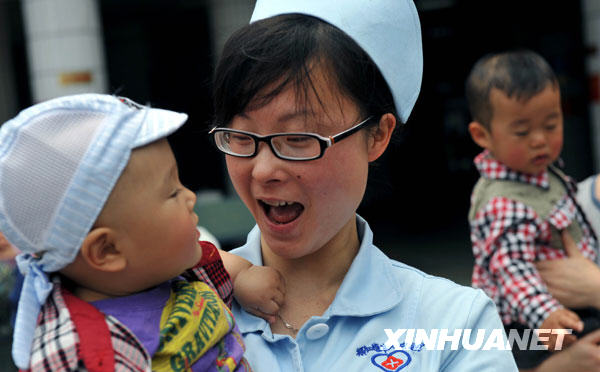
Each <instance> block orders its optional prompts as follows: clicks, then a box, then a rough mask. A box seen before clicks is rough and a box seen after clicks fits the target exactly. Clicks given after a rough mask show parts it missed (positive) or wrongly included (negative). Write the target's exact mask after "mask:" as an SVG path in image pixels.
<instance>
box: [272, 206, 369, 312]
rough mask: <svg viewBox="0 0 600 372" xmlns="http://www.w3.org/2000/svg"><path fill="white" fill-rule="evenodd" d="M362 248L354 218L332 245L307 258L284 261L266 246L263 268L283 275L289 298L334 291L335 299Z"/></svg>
mask: <svg viewBox="0 0 600 372" xmlns="http://www.w3.org/2000/svg"><path fill="white" fill-rule="evenodd" d="M359 245H360V242H359V239H358V231H357V228H356V219H355V218H351V219H350V221H349V222H348V223H347V224H346V225H344V226H343V227H342V228H341V229H340V231H338V233H337V234H336V235H335V236H334V237H333V238H332V239H331V240H330V241H329V242H327V243H326V244H325V245H324V246H322V247H321V248H319V249H318V250H316V251H315V252H313V253H311V254H309V255H307V256H303V257H299V258H294V259H287V258H282V257H280V256H277V255H275V254H273V253H272V252H271V251H270V250H269V249H268V247H265V246H264V244H263V248H262V254H263V264H264V265H266V266H271V267H274V268H276V269H277V270H279V271H280V272H281V274H282V275H283V277H284V278H285V281H286V295H287V294H289V295H295V294H296V295H300V296H314V295H316V294H317V293H323V292H331V291H332V290H333V294H334V295H335V292H337V289H338V288H339V286H340V285H341V284H342V281H343V279H344V277H345V275H346V273H347V272H348V269H349V268H350V265H351V264H352V261H353V260H354V257H355V256H356V254H357V253H358V248H359ZM332 300H333V298H332Z"/></svg>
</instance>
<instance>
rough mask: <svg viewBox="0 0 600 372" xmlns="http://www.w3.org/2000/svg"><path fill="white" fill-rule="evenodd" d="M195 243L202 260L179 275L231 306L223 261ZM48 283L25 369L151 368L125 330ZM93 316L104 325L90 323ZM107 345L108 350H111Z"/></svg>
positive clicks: (211, 248) (212, 248) (208, 245)
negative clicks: (205, 287)
mask: <svg viewBox="0 0 600 372" xmlns="http://www.w3.org/2000/svg"><path fill="white" fill-rule="evenodd" d="M200 243H201V246H202V260H201V261H200V262H199V263H198V264H197V265H196V266H195V267H193V268H191V269H189V270H187V271H186V272H185V273H184V274H183V275H182V276H183V277H184V278H186V279H187V280H189V281H198V280H200V281H203V282H204V283H206V284H208V285H209V286H210V287H212V288H213V289H214V290H215V291H216V292H217V294H218V295H219V296H220V297H221V298H222V299H223V301H224V302H225V303H226V304H227V306H231V302H232V299H233V285H232V283H231V278H230V277H229V274H228V273H227V271H225V267H224V266H223V261H221V258H220V255H219V253H218V251H217V249H216V248H215V246H214V245H212V244H211V243H208V242H200ZM52 282H53V284H54V289H53V291H52V293H51V295H50V296H49V297H48V300H47V301H46V303H45V304H44V306H42V309H41V312H40V316H39V318H38V324H37V327H36V329H35V335H34V340H33V346H32V352H31V361H30V366H31V368H30V370H29V371H31V372H38V371H41V372H56V371H98V372H104V371H106V372H108V371H115V372H119V371H128V372H131V371H150V370H151V359H150V355H148V353H147V352H146V350H145V349H144V347H143V346H142V345H141V343H140V342H139V341H138V339H137V338H136V337H135V335H133V333H131V331H129V329H127V328H126V327H125V326H124V325H123V324H121V323H120V322H119V321H118V320H117V319H115V318H114V317H112V316H106V317H105V316H104V315H103V314H102V313H100V312H99V311H97V310H96V308H94V307H93V306H92V305H90V304H88V303H86V302H84V301H82V300H80V299H78V298H77V297H75V296H74V295H72V294H71V293H70V292H68V291H67V290H66V289H64V288H63V287H62V285H61V283H60V279H59V277H58V276H57V275H56V276H54V277H53V278H52ZM97 314H100V316H101V317H102V318H104V320H105V322H100V323H99V322H97V320H96V319H90V317H92V318H93V317H95V316H96V315H97ZM102 335H105V337H102ZM107 335H108V336H109V339H108V340H107V339H106V336H107ZM92 337H93V339H91V338H92ZM103 343H104V344H103ZM107 346H112V350H111V349H110V348H107ZM243 363H244V364H245V361H243Z"/></svg>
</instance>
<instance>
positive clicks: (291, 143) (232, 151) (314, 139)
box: [209, 116, 373, 161]
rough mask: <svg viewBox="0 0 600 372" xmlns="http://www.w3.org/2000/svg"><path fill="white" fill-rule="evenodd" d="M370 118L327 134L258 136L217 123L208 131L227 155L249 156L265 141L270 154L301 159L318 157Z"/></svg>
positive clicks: (360, 127)
mask: <svg viewBox="0 0 600 372" xmlns="http://www.w3.org/2000/svg"><path fill="white" fill-rule="evenodd" d="M372 118H373V117H372V116H369V117H368V118H366V119H365V120H363V121H361V122H360V123H358V124H356V125H355V126H353V127H352V128H349V129H346V130H345V131H343V132H341V133H338V134H336V135H334V136H329V137H323V136H320V135H318V134H316V133H275V134H270V135H268V136H261V135H258V134H254V133H251V132H246V131H243V130H237V129H229V128H220V127H214V128H213V129H211V131H210V132H209V134H211V135H212V138H213V140H214V143H215V145H216V146H217V148H218V149H219V150H220V151H222V152H224V153H225V154H228V155H233V156H238V157H241V158H251V157H253V156H255V155H256V154H257V153H258V144H259V143H260V142H266V143H268V144H269V147H270V148H271V151H273V154H275V156H277V157H278V158H280V159H284V160H294V161H305V160H314V159H319V158H320V157H322V156H323V154H324V153H325V150H326V149H327V148H328V147H331V146H333V145H334V144H336V143H338V142H339V141H341V140H343V139H344V138H346V137H349V136H351V135H352V134H354V133H356V132H358V131H359V130H360V129H362V128H363V127H364V126H365V125H366V124H368V123H369V122H370V121H371V119H372Z"/></svg>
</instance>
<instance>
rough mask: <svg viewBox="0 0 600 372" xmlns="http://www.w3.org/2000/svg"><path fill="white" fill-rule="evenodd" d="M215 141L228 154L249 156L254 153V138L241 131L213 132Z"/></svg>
mask: <svg viewBox="0 0 600 372" xmlns="http://www.w3.org/2000/svg"><path fill="white" fill-rule="evenodd" d="M215 143H216V144H217V147H218V148H219V149H220V150H221V151H223V152H225V153H228V154H232V155H240V156H249V155H252V154H253V153H254V149H255V145H254V139H253V138H252V137H250V136H248V135H245V134H243V133H236V132H225V131H219V132H215Z"/></svg>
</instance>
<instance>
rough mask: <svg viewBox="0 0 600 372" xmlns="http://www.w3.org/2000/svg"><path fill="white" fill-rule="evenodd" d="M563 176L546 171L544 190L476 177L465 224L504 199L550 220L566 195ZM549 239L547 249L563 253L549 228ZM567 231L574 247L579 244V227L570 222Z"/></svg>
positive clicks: (558, 237) (556, 234) (559, 240)
mask: <svg viewBox="0 0 600 372" xmlns="http://www.w3.org/2000/svg"><path fill="white" fill-rule="evenodd" d="M561 177H562V178H563V179H564V177H565V176H564V174H563V173H562V172H561V171H560V170H558V169H557V168H554V167H552V171H551V170H548V181H549V185H550V187H549V188H548V189H547V190H545V189H543V188H541V187H538V186H534V185H531V184H528V183H523V182H519V181H511V180H490V179H487V178H485V177H480V178H479V181H477V183H476V184H475V187H474V188H473V195H472V196H471V209H470V210H469V221H473V220H474V219H475V215H476V214H477V212H478V211H479V210H480V209H481V208H484V207H485V206H486V204H487V203H488V202H489V201H490V200H491V199H492V198H495V197H505V198H508V199H511V200H515V201H518V202H521V203H523V204H525V205H526V206H528V207H530V208H532V209H533V210H534V211H535V213H537V215H538V216H539V218H540V219H541V220H542V221H545V220H547V219H548V217H549V216H550V212H552V209H554V207H555V206H556V203H558V201H560V199H562V198H563V197H564V195H565V194H566V193H567V189H566V186H565V182H566V181H564V180H563V179H561ZM550 231H551V234H552V237H551V239H550V246H551V247H552V248H555V249H563V244H562V238H561V235H560V231H558V229H556V227H554V226H553V225H552V224H550ZM567 231H568V232H569V234H571V236H572V237H573V240H574V241H575V242H576V243H579V241H580V240H581V237H582V235H583V231H582V229H581V226H580V224H579V222H578V221H577V220H573V221H572V223H571V224H570V225H569V226H568V227H567Z"/></svg>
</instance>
